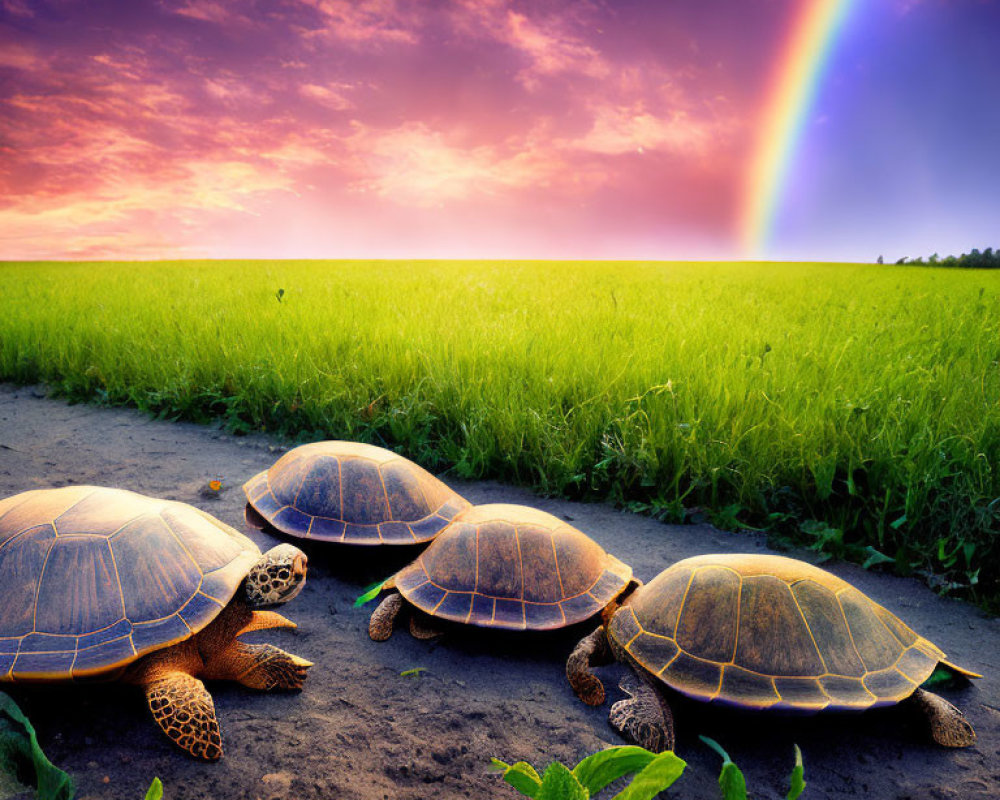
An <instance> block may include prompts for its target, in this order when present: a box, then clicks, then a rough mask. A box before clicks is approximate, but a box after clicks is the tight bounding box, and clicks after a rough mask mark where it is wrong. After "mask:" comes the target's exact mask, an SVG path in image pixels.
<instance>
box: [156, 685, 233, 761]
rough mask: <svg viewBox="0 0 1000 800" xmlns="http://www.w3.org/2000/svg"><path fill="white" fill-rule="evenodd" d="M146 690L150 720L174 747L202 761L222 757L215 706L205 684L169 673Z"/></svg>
mask: <svg viewBox="0 0 1000 800" xmlns="http://www.w3.org/2000/svg"><path fill="white" fill-rule="evenodd" d="M145 688H146V700H147V701H148V702H149V710H150V711H152V712H153V719H155V720H156V724H157V725H159V726H160V729H161V730H162V731H163V732H164V733H165V734H167V736H169V737H170V738H171V739H172V740H173V742H174V744H176V745H177V746H178V747H180V748H181V749H182V750H185V751H187V752H188V753H190V754H191V755H192V756H194V757H195V758H200V759H203V760H205V761H216V760H218V759H219V758H221V757H222V735H221V734H220V733H219V722H218V720H217V719H216V718H215V704H214V703H213V702H212V695H210V694H209V693H208V690H207V689H206V688H205V684H203V683H202V682H201V681H200V680H198V679H197V678H195V677H193V676H192V675H188V674H187V673H186V672H171V673H168V674H167V675H165V676H163V677H161V678H159V679H157V680H154V681H152V682H151V683H149V684H148V685H147V686H146V687H145Z"/></svg>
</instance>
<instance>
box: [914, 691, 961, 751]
mask: <svg viewBox="0 0 1000 800" xmlns="http://www.w3.org/2000/svg"><path fill="white" fill-rule="evenodd" d="M905 702H906V703H907V704H908V705H909V706H910V707H911V708H913V709H915V710H916V711H917V713H919V714H920V715H921V716H922V717H923V719H924V721H925V722H926V723H927V727H928V728H929V729H930V734H931V738H932V739H933V740H934V741H935V742H937V743H938V744H939V745H942V746H943V747H970V746H971V745H974V744H975V743H976V731H975V730H974V729H973V727H972V725H971V724H970V723H969V721H968V720H967V719H966V718H965V714H963V713H962V712H961V711H959V710H958V709H957V708H955V706H953V705H952V704H951V703H949V702H948V701H947V700H945V699H944V698H943V697H939V696H938V695H936V694H934V693H933V692H928V691H927V690H925V689H917V690H916V691H915V692H914V693H913V694H912V695H910V696H909V697H908V698H907V699H906V701H905Z"/></svg>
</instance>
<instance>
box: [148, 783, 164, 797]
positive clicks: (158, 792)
mask: <svg viewBox="0 0 1000 800" xmlns="http://www.w3.org/2000/svg"><path fill="white" fill-rule="evenodd" d="M146 800H163V784H162V783H161V782H160V779H159V778H153V782H152V783H151V784H149V789H147V790H146Z"/></svg>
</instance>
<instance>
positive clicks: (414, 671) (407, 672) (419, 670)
mask: <svg viewBox="0 0 1000 800" xmlns="http://www.w3.org/2000/svg"><path fill="white" fill-rule="evenodd" d="M424 672H427V667H413V668H411V669H404V670H403V671H402V672H400V673H399V674H400V676H402V677H404V678H419V677H420V676H421V675H422V674H423V673H424Z"/></svg>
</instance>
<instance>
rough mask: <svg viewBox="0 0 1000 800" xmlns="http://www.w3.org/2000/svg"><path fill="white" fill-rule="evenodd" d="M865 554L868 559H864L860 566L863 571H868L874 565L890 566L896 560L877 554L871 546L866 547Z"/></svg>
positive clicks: (883, 554)
mask: <svg viewBox="0 0 1000 800" xmlns="http://www.w3.org/2000/svg"><path fill="white" fill-rule="evenodd" d="M865 553H867V554H868V558H866V559H865V563H864V564H862V565H861V567H862V568H863V569H868V568H869V567H873V566H875V565H876V564H892V563H894V562H895V560H896V559H895V558H893V557H892V556H887V555H886V554H885V553H881V552H879V551H878V550H876V549H875V548H874V547H872V546H871V545H868V547H866V548H865Z"/></svg>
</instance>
